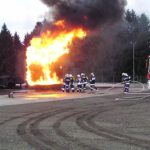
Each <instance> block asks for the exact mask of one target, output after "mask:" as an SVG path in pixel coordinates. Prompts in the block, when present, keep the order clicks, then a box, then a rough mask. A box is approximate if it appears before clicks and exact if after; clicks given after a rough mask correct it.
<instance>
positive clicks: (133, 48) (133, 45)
mask: <svg viewBox="0 0 150 150" xmlns="http://www.w3.org/2000/svg"><path fill="white" fill-rule="evenodd" d="M130 43H131V44H132V50H133V68H132V70H133V71H132V72H133V81H135V44H136V42H130Z"/></svg>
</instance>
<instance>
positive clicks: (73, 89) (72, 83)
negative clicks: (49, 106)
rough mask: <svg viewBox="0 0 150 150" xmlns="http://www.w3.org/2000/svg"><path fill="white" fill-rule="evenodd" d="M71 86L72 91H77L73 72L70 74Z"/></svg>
mask: <svg viewBox="0 0 150 150" xmlns="http://www.w3.org/2000/svg"><path fill="white" fill-rule="evenodd" d="M70 88H71V91H72V92H74V91H75V86H74V77H73V75H72V74H70Z"/></svg>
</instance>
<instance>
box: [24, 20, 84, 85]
mask: <svg viewBox="0 0 150 150" xmlns="http://www.w3.org/2000/svg"><path fill="white" fill-rule="evenodd" d="M54 26H56V27H57V30H56V29H55V30H52V31H50V30H49V31H46V32H45V33H42V34H41V36H40V37H34V38H32V40H31V41H30V46H29V47H28V48H27V51H26V64H27V72H26V80H27V82H28V84H29V85H30V86H35V85H51V84H60V83H61V79H59V78H58V76H57V73H56V72H54V71H53V70H52V69H51V67H52V64H54V63H56V62H58V61H59V58H60V57H61V56H63V55H65V54H69V52H70V49H69V47H70V45H71V44H72V42H73V40H74V39H75V38H79V39H82V38H84V37H85V36H86V32H85V31H84V29H83V28H81V27H76V28H71V29H70V27H69V28H67V24H66V23H65V21H64V20H60V21H57V22H55V23H54Z"/></svg>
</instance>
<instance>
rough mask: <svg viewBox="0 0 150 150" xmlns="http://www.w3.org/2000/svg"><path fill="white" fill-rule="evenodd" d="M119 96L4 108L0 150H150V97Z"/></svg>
mask: <svg viewBox="0 0 150 150" xmlns="http://www.w3.org/2000/svg"><path fill="white" fill-rule="evenodd" d="M121 91H122V89H120V90H119V89H117V91H116V90H114V91H112V92H110V93H107V94H103V92H102V91H101V93H100V92H99V93H98V94H91V95H90V94H87V93H82V95H83V96H82V97H81V95H78V94H74V96H73V94H71V96H70V95H69V96H70V97H71V99H69V96H67V99H66V100H63V101H60V100H55V101H49V102H42V103H41V102H40V103H38V101H36V103H28V104H17V105H10V106H4V105H3V106H0V150H149V149H150V109H149V108H150V91H143V92H133V93H129V94H124V93H122V92H121ZM25 95H26V94H24V95H21V96H20V95H19V96H17V95H16V98H15V99H16V101H19V100H23V99H26V96H25ZM30 95H34V94H31V93H30ZM58 95H59V94H58ZM87 95H88V96H87ZM36 98H37V97H36ZM61 98H62V99H63V98H64V97H61ZM5 99H6V98H5ZM39 99H40V100H41V99H45V100H46V99H48V97H46V98H43V97H38V100H39ZM51 99H54V98H52V97H51ZM32 100H35V99H32ZM32 100H31V101H32Z"/></svg>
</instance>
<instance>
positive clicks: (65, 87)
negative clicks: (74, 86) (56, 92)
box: [62, 74, 70, 92]
mask: <svg viewBox="0 0 150 150" xmlns="http://www.w3.org/2000/svg"><path fill="white" fill-rule="evenodd" d="M62 91H63V92H64V91H66V92H70V76H69V74H66V75H65V78H64V85H63V88H62Z"/></svg>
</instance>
